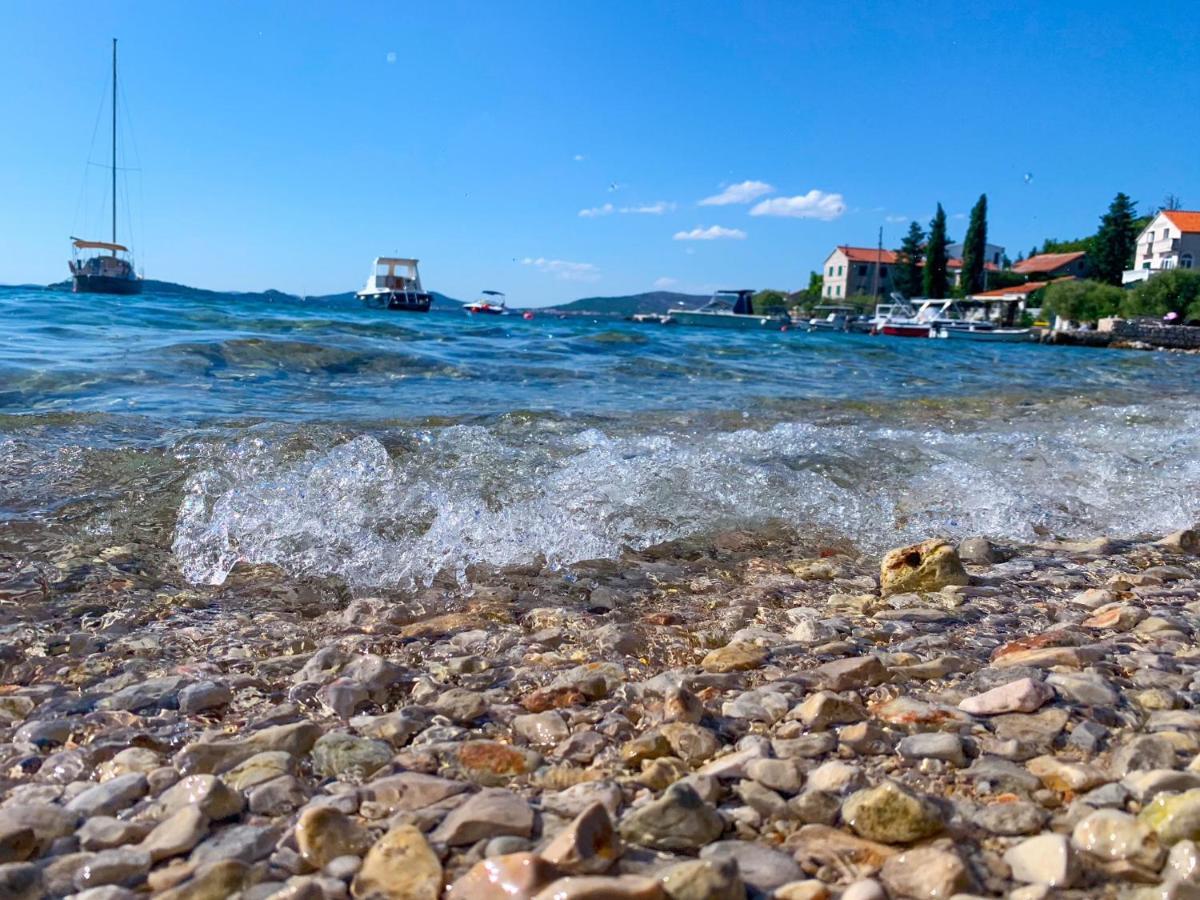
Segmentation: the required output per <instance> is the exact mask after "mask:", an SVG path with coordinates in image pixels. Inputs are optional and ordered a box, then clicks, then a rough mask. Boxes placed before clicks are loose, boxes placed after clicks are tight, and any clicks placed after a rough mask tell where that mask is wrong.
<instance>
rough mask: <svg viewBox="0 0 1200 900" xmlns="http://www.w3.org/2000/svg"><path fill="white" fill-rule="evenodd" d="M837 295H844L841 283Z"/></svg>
mask: <svg viewBox="0 0 1200 900" xmlns="http://www.w3.org/2000/svg"><path fill="white" fill-rule="evenodd" d="M837 295H838V296H839V297H840V296H842V286H841V285H840V284H839V285H838V286H837Z"/></svg>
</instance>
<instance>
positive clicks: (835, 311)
mask: <svg viewBox="0 0 1200 900" xmlns="http://www.w3.org/2000/svg"><path fill="white" fill-rule="evenodd" d="M812 311H813V314H812V317H811V318H810V319H809V320H808V330H809V331H847V330H849V327H850V322H851V321H853V320H854V319H855V318H856V316H857V313H858V310H856V309H855V308H854V307H853V306H814V307H813V310H812Z"/></svg>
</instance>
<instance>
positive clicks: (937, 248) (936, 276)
mask: <svg viewBox="0 0 1200 900" xmlns="http://www.w3.org/2000/svg"><path fill="white" fill-rule="evenodd" d="M923 285H924V288H925V296H926V297H928V298H930V299H931V300H944V299H945V297H946V288H947V287H948V286H949V280H948V278H947V274H946V211H945V210H944V209H942V204H940V203H939V204H938V205H937V212H936V213H934V215H933V221H932V222H930V223H929V242H928V243H927V244H926V245H925V278H924V282H923Z"/></svg>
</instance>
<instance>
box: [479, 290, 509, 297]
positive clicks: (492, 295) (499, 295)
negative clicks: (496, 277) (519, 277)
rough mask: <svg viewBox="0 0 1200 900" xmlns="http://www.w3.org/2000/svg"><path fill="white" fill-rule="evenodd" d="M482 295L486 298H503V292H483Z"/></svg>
mask: <svg viewBox="0 0 1200 900" xmlns="http://www.w3.org/2000/svg"><path fill="white" fill-rule="evenodd" d="M483 294H484V295H485V296H487V297H503V296H504V292H503V291H483Z"/></svg>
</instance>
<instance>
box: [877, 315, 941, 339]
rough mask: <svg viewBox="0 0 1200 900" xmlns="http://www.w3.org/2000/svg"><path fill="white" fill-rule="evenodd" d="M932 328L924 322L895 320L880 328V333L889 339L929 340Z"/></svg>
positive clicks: (885, 323)
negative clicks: (913, 338) (911, 338)
mask: <svg viewBox="0 0 1200 900" xmlns="http://www.w3.org/2000/svg"><path fill="white" fill-rule="evenodd" d="M930 331H931V327H930V326H929V325H926V324H925V323H923V322H914V321H911V320H905V319H893V320H889V321H887V322H884V323H883V324H882V325H880V326H879V333H880V334H886V335H888V336H889V337H919V338H927V337H929V333H930Z"/></svg>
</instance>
